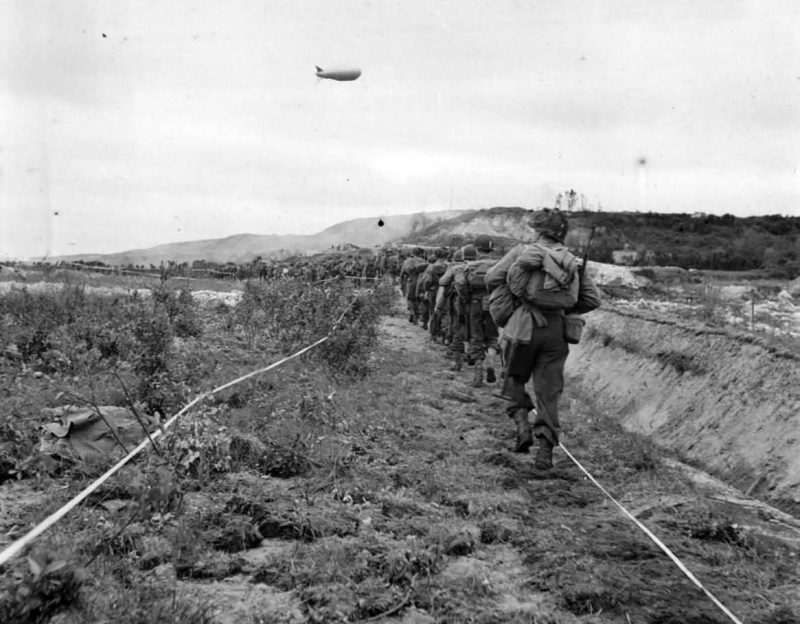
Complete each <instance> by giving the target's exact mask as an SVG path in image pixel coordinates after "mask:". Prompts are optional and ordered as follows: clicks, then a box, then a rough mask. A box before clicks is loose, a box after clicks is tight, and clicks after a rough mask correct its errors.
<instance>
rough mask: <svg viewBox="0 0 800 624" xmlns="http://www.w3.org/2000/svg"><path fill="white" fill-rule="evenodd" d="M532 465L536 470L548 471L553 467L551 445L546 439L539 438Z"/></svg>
mask: <svg viewBox="0 0 800 624" xmlns="http://www.w3.org/2000/svg"><path fill="white" fill-rule="evenodd" d="M533 465H534V467H535V468H536V469H537V470H550V469H551V468H552V467H553V444H552V443H551V442H550V440H548V439H547V438H539V448H537V449H536V459H534V461H533Z"/></svg>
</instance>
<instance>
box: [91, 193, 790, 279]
mask: <svg viewBox="0 0 800 624" xmlns="http://www.w3.org/2000/svg"><path fill="white" fill-rule="evenodd" d="M569 214H570V220H571V228H570V233H569V235H568V236H567V241H566V242H567V244H568V245H570V246H571V247H572V248H573V250H575V251H578V250H581V249H582V248H583V246H584V245H585V243H586V241H587V240H588V236H589V233H590V232H591V231H592V229H593V228H594V231H595V235H594V238H593V239H592V250H591V257H592V259H594V260H597V261H599V262H605V263H616V264H629V265H636V266H653V265H658V266H677V267H681V268H684V269H706V270H721V271H753V270H760V271H762V272H763V273H764V274H766V275H769V276H772V277H778V278H784V279H785V278H788V279H792V278H795V277H797V276H798V275H800V217H786V216H781V215H766V216H759V217H745V218H743V217H734V216H732V215H722V216H717V215H706V214H702V213H695V214H686V213H681V214H660V213H629V212H591V211H573V212H570V213H569ZM529 215H530V211H529V210H526V209H524V208H521V207H518V206H515V207H502V206H498V207H493V208H484V209H479V210H451V211H441V212H434V213H416V214H408V215H398V216H393V217H387V218H385V219H383V220H379V219H378V218H377V217H372V218H363V219H353V220H350V221H344V222H342V223H338V224H336V225H334V226H331V227H329V228H327V229H326V230H323V231H322V232H319V233H317V234H313V235H306V236H277V235H256V234H238V235H235V236H229V237H227V238H222V239H212V240H205V241H194V242H187V243H171V244H167V245H160V246H158V247H153V248H150V249H137V250H132V251H126V252H122V253H117V254H110V255H106V256H87V255H83V256H80V258H81V259H83V260H87V261H89V260H99V261H102V262H104V263H106V264H111V265H128V264H134V265H136V264H144V265H147V264H159V263H161V262H162V261H167V260H174V261H176V262H191V261H193V260H206V261H209V262H221V263H224V262H235V263H245V262H249V261H251V260H252V259H253V258H255V257H256V256H262V257H265V258H266V257H285V256H288V255H292V254H297V253H309V252H315V251H324V250H326V249H329V248H330V247H331V246H336V245H345V244H348V243H349V244H352V245H356V246H361V247H373V246H377V245H385V244H387V243H388V244H398V243H409V244H423V245H448V246H451V247H454V246H460V245H463V244H465V243H466V242H469V241H470V240H473V239H474V238H475V236H477V235H478V234H489V235H490V236H492V237H493V238H494V239H495V245H496V247H497V248H499V249H501V250H502V249H507V248H509V247H510V246H512V245H514V244H516V243H518V242H520V241H526V240H530V237H531V236H532V232H531V231H530V229H529V228H528V227H527V226H526V225H525V224H526V221H527V219H528V217H529Z"/></svg>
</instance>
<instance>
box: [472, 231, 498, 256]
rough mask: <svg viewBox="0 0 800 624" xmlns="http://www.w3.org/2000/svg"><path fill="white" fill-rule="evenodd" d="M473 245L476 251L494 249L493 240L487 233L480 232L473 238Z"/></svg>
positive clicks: (487, 251)
mask: <svg viewBox="0 0 800 624" xmlns="http://www.w3.org/2000/svg"><path fill="white" fill-rule="evenodd" d="M475 247H477V248H478V251H482V252H483V253H489V252H490V251H491V250H492V249H494V241H493V240H492V237H491V236H489V235H488V234H481V235H480V236H478V238H476V239H475Z"/></svg>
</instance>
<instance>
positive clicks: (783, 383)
mask: <svg viewBox="0 0 800 624" xmlns="http://www.w3.org/2000/svg"><path fill="white" fill-rule="evenodd" d="M567 374H568V376H569V378H570V381H568V383H573V384H577V385H578V386H579V387H580V389H581V391H582V392H584V393H588V394H591V395H592V396H593V397H594V401H595V405H596V406H597V408H598V409H600V410H602V411H603V412H605V413H607V414H609V415H611V416H613V417H615V418H617V419H619V420H620V421H621V423H622V424H623V425H624V426H625V427H626V428H627V429H630V430H633V431H636V432H639V433H642V434H645V435H647V436H648V437H649V438H651V439H652V440H653V441H654V442H655V443H657V444H658V445H659V446H662V447H664V448H668V449H671V450H674V451H677V452H678V453H680V455H682V456H683V457H684V458H686V459H688V460H691V461H693V462H697V463H699V464H701V465H702V466H703V467H704V468H706V469H707V470H709V471H710V472H713V473H715V474H716V475H717V476H719V477H720V478H722V479H724V480H725V481H727V482H728V483H729V484H731V485H733V486H734V487H737V488H739V489H741V490H742V491H745V492H749V493H750V494H752V495H753V496H756V497H757V498H760V499H762V500H765V501H768V502H770V503H771V504H773V505H775V506H778V507H783V508H784V509H786V510H789V511H793V512H794V513H797V512H798V511H800V357H798V355H796V354H793V353H791V352H788V351H783V350H781V349H775V348H772V347H770V346H769V345H767V344H765V343H761V342H759V341H758V340H754V339H753V338H752V337H750V336H748V335H745V334H736V333H731V332H726V331H722V330H718V329H715V328H710V327H706V326H703V325H699V324H692V323H689V322H683V321H676V320H674V319H669V318H660V317H657V316H652V315H649V314H645V313H641V312H639V311H636V310H628V309H624V308H619V307H614V306H612V305H608V306H605V307H604V308H602V309H601V310H597V311H596V312H593V313H592V314H590V315H589V316H588V317H587V326H586V330H585V332H584V338H583V340H582V342H581V344H580V345H576V346H573V347H572V350H571V353H570V357H569V360H568V364H567Z"/></svg>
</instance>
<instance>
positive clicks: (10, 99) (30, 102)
mask: <svg viewBox="0 0 800 624" xmlns="http://www.w3.org/2000/svg"><path fill="white" fill-rule="evenodd" d="M0 24H2V25H3V26H1V27H0V28H3V27H4V29H5V32H4V33H2V30H0V33H2V34H3V36H2V43H0V76H2V89H1V90H0V120H1V121H2V126H1V127H2V133H1V135H0V215H1V216H2V224H0V258H2V257H8V256H26V257H31V256H44V255H45V254H51V255H59V254H71V253H81V252H86V253H89V252H100V253H105V252H112V251H121V250H126V249H132V248H138V247H150V246H154V245H157V244H161V243H166V242H174V241H182V240H197V239H205V238H218V237H223V236H227V235H231V234H236V233H254V234H269V233H279V234H284V233H297V234H304V233H314V232H317V231H319V230H321V229H323V228H325V227H327V226H329V225H333V224H334V223H337V222H339V221H342V220H345V219H350V218H355V217H362V216H364V217H366V216H383V217H384V218H391V215H392V214H402V213H410V212H416V211H420V210H425V211H429V210H442V209H447V208H450V207H452V208H480V207H489V206H524V207H528V208H532V207H536V206H538V205H545V204H552V201H553V199H554V197H555V195H556V193H558V192H559V191H564V190H568V189H570V188H574V189H575V190H576V191H578V192H580V193H583V194H584V195H585V196H586V198H587V200H588V202H589V204H590V205H591V206H593V207H597V206H598V205H602V208H603V209H604V210H642V211H648V210H651V211H655V212H694V211H704V212H713V213H718V214H722V213H725V212H729V213H732V214H735V215H740V216H745V215H754V214H770V213H781V214H790V215H800V207H799V204H798V200H800V185H799V184H798V177H797V161H798V153H799V151H800V150H799V149H798V148H799V147H800V114H799V113H800V110H798V109H799V108H800V107H799V106H798V104H799V103H800V36H798V33H799V32H800V2H797V1H796V0H771V1H769V2H767V1H758V2H757V1H750V2H737V1H735V0H718V1H710V0H690V1H684V0H671V1H670V2H652V3H651V2H642V1H641V0H633V1H627V0H625V1H623V0H614V1H611V0H608V1H603V0H587V1H585V2H575V1H572V2H571V1H563V0H560V1H558V2H554V1H547V2H537V1H511V0H489V1H486V2H474V1H468V0H452V1H443V0H402V1H400V0H395V1H387V0H361V1H357V0H336V1H332V0H318V1H313V2H312V1H305V2H304V1H302V0H225V2H219V1H218V0H214V1H213V2H212V1H211V0H169V1H164V0H136V1H124V0H114V1H113V2H111V1H109V2H101V1H100V0H96V1H94V2H89V1H86V0H70V1H69V2H59V1H56V0H49V1H43V0H0ZM315 65H319V66H321V67H323V68H329V67H350V66H355V67H360V68H361V70H362V72H363V74H362V76H361V77H360V78H359V79H358V80H356V81H354V82H334V81H330V80H322V81H318V79H317V78H316V76H315V74H314V72H315V70H314V66H315Z"/></svg>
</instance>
